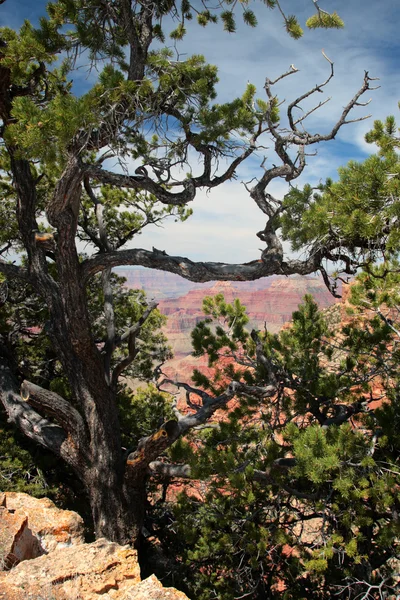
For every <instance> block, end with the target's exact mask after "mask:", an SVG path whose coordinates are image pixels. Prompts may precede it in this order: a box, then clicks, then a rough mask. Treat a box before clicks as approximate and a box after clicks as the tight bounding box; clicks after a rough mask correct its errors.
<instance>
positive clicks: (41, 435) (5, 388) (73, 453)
mask: <svg viewBox="0 0 400 600" xmlns="http://www.w3.org/2000/svg"><path fill="white" fill-rule="evenodd" d="M0 359H1V361H0V399H1V402H2V404H3V406H4V408H5V410H6V413H7V415H8V420H9V421H10V422H11V423H14V424H15V425H16V426H17V427H18V428H19V429H20V430H21V431H22V432H23V433H24V435H26V436H27V437H28V438H30V439H31V440H33V441H34V442H36V443H38V444H40V445H41V446H44V447H45V448H47V449H48V450H51V452H53V453H54V454H56V455H57V456H60V457H61V458H63V459H64V460H65V461H66V462H67V463H68V464H70V465H71V466H73V467H75V468H79V469H80V470H81V469H82V458H83V457H82V455H81V453H80V448H79V447H78V446H77V445H76V444H75V442H74V440H73V439H72V438H71V436H70V435H67V432H66V431H65V430H64V429H63V428H62V427H60V426H58V425H55V424H54V423H52V422H51V421H48V420H47V419H44V418H43V417H42V416H40V415H39V414H38V413H37V412H36V411H35V410H33V409H32V408H31V407H30V406H28V404H27V403H26V402H25V401H24V400H23V399H22V398H21V396H20V394H19V393H18V385H17V382H16V380H15V378H14V376H13V373H12V370H11V368H10V366H9V361H10V358H9V356H8V351H7V349H6V348H5V346H4V345H3V344H0Z"/></svg>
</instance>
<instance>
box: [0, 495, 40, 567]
mask: <svg viewBox="0 0 400 600" xmlns="http://www.w3.org/2000/svg"><path fill="white" fill-rule="evenodd" d="M41 554H43V550H42V549H41V547H40V543H39V541H38V539H37V538H36V537H35V536H34V535H33V534H32V531H31V530H30V529H29V527H28V517H27V516H26V515H25V514H23V513H21V512H19V511H15V512H14V511H9V510H7V509H6V508H4V507H3V506H0V571H2V570H5V569H11V567H13V566H14V565H16V564H18V563H19V562H21V561H22V560H28V559H31V558H36V557H37V556H40V555H41Z"/></svg>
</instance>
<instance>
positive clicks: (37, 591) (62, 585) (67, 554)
mask: <svg viewBox="0 0 400 600" xmlns="http://www.w3.org/2000/svg"><path fill="white" fill-rule="evenodd" d="M139 582H140V568H139V565H138V562H137V553H136V550H134V549H132V548H130V547H129V546H119V545H118V544H115V543H113V542H108V541H107V540H105V539H99V540H97V541H96V542H93V543H92V544H79V545H74V546H70V547H68V548H58V549H57V550H55V551H54V552H51V553H50V554H47V555H45V556H41V557H39V558H36V559H34V560H28V561H24V562H21V563H20V564H19V565H17V566H16V567H14V568H13V569H12V570H11V571H9V572H7V573H2V574H0V599H1V600H49V599H50V598H51V600H78V599H79V600H80V599H84V600H100V599H101V600H117V599H118V600H119V599H121V598H123V597H124V596H125V595H126V593H127V592H128V591H129V589H130V588H131V587H132V586H133V585H136V584H138V583H139ZM161 598H163V596H161ZM171 598H174V597H173V596H172V597H171ZM176 598H180V597H179V596H176ZM183 598H185V596H183Z"/></svg>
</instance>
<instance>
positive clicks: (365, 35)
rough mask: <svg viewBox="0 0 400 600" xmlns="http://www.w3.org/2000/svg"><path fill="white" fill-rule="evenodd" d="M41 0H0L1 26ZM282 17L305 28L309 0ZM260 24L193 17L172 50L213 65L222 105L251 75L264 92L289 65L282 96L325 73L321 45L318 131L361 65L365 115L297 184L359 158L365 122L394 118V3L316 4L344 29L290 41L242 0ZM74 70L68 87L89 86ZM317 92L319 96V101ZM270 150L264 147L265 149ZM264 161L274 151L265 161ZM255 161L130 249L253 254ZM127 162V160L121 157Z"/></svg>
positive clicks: (398, 51)
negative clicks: (374, 86) (367, 84)
mask: <svg viewBox="0 0 400 600" xmlns="http://www.w3.org/2000/svg"><path fill="white" fill-rule="evenodd" d="M45 4H46V3H45V2H42V1H41V0H36V2H32V1H31V0H6V2H5V3H4V4H2V5H1V6H0V23H1V25H2V26H4V25H7V26H10V27H17V26H18V25H19V24H20V23H21V22H22V20H23V19H24V18H28V19H30V20H35V19H37V17H38V16H39V15H40V14H43V11H44V7H45ZM281 4H282V7H283V8H284V10H285V11H286V13H287V14H290V13H296V15H297V16H298V17H299V20H300V22H301V23H302V24H303V23H304V22H305V20H306V18H307V17H308V16H310V15H311V14H313V12H314V8H313V2H312V0H281ZM250 5H251V8H253V10H254V11H255V12H256V14H257V17H258V21H259V24H258V26H257V28H255V29H251V28H249V27H247V26H245V25H243V24H242V23H240V20H239V19H238V30H237V32H236V33H235V34H227V33H224V32H222V30H221V26H220V25H210V26H208V27H207V28H205V29H203V28H200V27H199V26H197V25H196V24H195V23H193V25H192V26H191V27H190V30H189V35H187V36H186V38H185V39H184V40H183V42H182V43H181V44H180V45H179V52H180V54H181V56H182V57H183V56H184V55H185V54H186V55H190V54H195V53H196V54H204V55H205V57H206V59H207V61H208V62H210V63H212V64H216V65H217V66H218V68H219V78H220V82H219V84H218V94H219V96H218V100H219V101H227V100H229V99H230V98H232V97H234V96H237V95H240V94H241V93H242V92H243V90H244V89H245V86H246V83H247V82H248V81H250V82H251V83H254V84H255V85H256V86H257V89H258V96H259V97H261V98H264V97H265V92H264V91H263V85H264V82H265V77H267V76H268V77H269V78H270V79H275V78H276V77H278V76H279V75H280V74H281V73H283V72H285V71H287V70H288V68H289V66H290V65H291V64H294V65H295V66H296V68H297V69H299V72H298V73H296V74H295V75H293V76H291V77H288V78H286V79H284V80H283V81H282V82H281V83H280V84H279V86H276V88H275V92H276V93H277V94H278V96H279V98H280V99H281V100H284V99H286V100H287V101H292V100H293V99H294V98H295V97H297V96H298V95H300V94H301V93H303V92H304V91H306V90H307V89H308V88H309V87H312V86H313V85H315V84H316V83H320V82H322V81H323V80H324V79H326V77H327V75H328V73H329V65H328V63H327V61H326V60H325V59H324V58H323V56H322V54H321V50H322V49H323V50H324V52H325V53H326V55H327V56H329V58H330V59H331V60H332V61H333V62H334V64H335V77H334V79H333V81H332V82H331V83H330V85H329V88H325V89H326V91H325V93H324V98H325V97H328V96H330V97H332V100H331V101H330V102H329V103H328V104H327V105H326V106H325V107H324V108H323V109H322V110H321V111H319V112H317V113H315V114H314V115H313V116H312V118H310V119H309V120H308V128H309V129H310V130H311V131H319V132H324V131H325V132H326V131H329V129H330V128H331V126H332V125H333V123H334V121H335V118H336V117H337V116H338V115H339V114H340V112H341V110H342V108H343V106H345V105H346V104H347V103H348V101H349V99H350V98H351V97H352V96H353V95H354V93H355V91H356V90H357V89H358V88H359V87H360V85H361V83H362V79H363V75H364V71H369V73H370V75H371V76H372V77H379V79H380V80H379V82H377V83H378V84H379V85H380V86H381V87H380V88H379V89H378V90H376V91H374V92H371V93H370V94H369V95H368V96H366V97H365V100H368V99H369V98H371V99H372V100H371V104H370V105H369V106H368V107H367V108H358V109H357V111H356V112H354V114H353V117H360V116H363V115H365V114H368V113H371V114H372V118H371V119H370V120H368V121H362V122H359V123H355V124H352V125H347V126H345V127H344V128H342V130H341V131H340V133H339V134H338V136H337V139H336V140H335V141H333V142H328V143H326V144H320V145H319V147H318V154H317V156H315V157H310V158H309V159H308V166H307V168H306V170H305V172H304V174H303V175H302V177H301V178H300V179H299V180H297V184H298V185H301V184H302V183H305V182H310V183H317V182H318V181H320V180H324V179H325V178H326V177H328V176H330V177H334V178H335V177H336V169H337V167H339V166H340V165H341V164H345V163H346V162H347V161H348V160H349V159H355V160H362V159H363V158H365V157H366V156H367V155H368V154H369V153H371V152H373V151H374V148H373V147H371V146H368V145H367V144H366V143H365V141H364V135H365V133H366V131H368V129H369V128H370V127H371V126H372V124H373V119H376V118H381V119H383V118H385V116H386V115H388V114H395V115H396V116H397V113H398V108H397V102H398V100H400V89H399V81H400V60H399V58H400V37H399V35H398V28H399V23H400V3H398V2H396V1H395V0H383V1H380V2H378V1H374V0H352V1H351V2H350V1H349V0H320V6H321V8H324V9H326V10H328V11H330V12H333V11H334V10H336V11H337V12H338V13H339V15H340V16H341V17H342V18H343V20H344V22H345V28H344V29H343V30H328V31H324V30H319V31H306V30H305V35H304V37H303V38H302V39H301V40H297V41H295V40H292V39H290V38H289V37H288V36H287V35H286V34H285V32H284V30H283V24H282V19H281V17H280V15H279V13H278V11H276V10H275V11H271V10H268V8H267V7H266V6H265V5H263V4H262V3H261V2H255V3H250ZM93 77H94V74H93V73H92V75H91V76H90V78H89V79H87V75H86V74H85V73H84V71H83V70H82V71H81V72H80V74H79V76H78V77H76V76H75V75H74V81H75V83H78V85H80V86H87V85H89V84H90V83H91V82H92V81H93ZM324 98H322V95H320V94H318V98H317V101H320V100H321V99H324ZM267 154H268V151H267ZM271 158H272V157H271ZM260 162H261V158H260V157H258V158H257V159H253V160H251V161H250V162H249V163H248V164H246V165H245V166H244V167H243V168H242V169H241V171H240V172H239V173H238V178H237V180H236V181H233V182H229V183H227V184H226V185H225V186H223V187H222V188H219V189H217V190H213V191H212V192H210V193H208V194H207V193H205V192H204V193H200V194H199V195H198V197H197V199H196V200H195V202H194V203H193V205H192V206H193V208H194V216H193V217H192V218H191V219H189V221H187V222H186V223H183V224H181V223H173V222H170V223H166V225H165V227H164V228H162V229H161V228H153V229H150V228H149V229H148V230H147V231H146V232H144V233H143V234H142V236H140V237H139V238H138V239H137V243H136V245H137V246H139V247H144V248H151V247H152V246H155V247H157V248H161V249H164V250H166V251H167V252H168V253H170V254H180V255H185V256H188V257H190V258H192V259H194V260H220V261H226V262H242V261H249V260H252V259H254V258H258V256H259V248H260V247H261V246H260V244H261V243H260V241H259V240H258V238H257V237H256V236H255V233H256V232H257V231H259V230H260V229H261V228H262V227H263V223H264V219H263V215H262V214H261V213H260V212H259V210H258V208H257V207H256V206H255V205H254V204H253V203H252V201H251V199H250V198H249V196H248V194H247V192H246V190H245V189H244V186H243V184H242V183H241V182H242V181H248V180H249V179H250V178H251V177H253V176H255V175H257V173H260V167H259V164H260ZM129 166H132V165H130V164H129V163H128V168H129ZM286 190H287V187H286V184H284V182H278V183H275V184H274V185H273V186H272V192H273V193H275V194H276V195H278V196H282V195H283V194H284V193H285V191H286Z"/></svg>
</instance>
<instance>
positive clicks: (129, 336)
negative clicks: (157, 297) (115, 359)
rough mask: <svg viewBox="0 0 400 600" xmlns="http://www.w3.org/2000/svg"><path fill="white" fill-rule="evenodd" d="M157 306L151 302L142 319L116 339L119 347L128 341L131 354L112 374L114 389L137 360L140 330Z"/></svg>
mask: <svg viewBox="0 0 400 600" xmlns="http://www.w3.org/2000/svg"><path fill="white" fill-rule="evenodd" d="M157 306H158V304H157V302H151V303H150V304H149V305H148V307H147V309H146V310H145V311H144V313H143V314H142V316H141V317H140V319H139V320H138V321H137V322H136V323H135V324H134V325H132V327H130V328H129V329H128V330H127V331H125V333H123V334H122V335H121V336H120V337H119V338H117V339H116V341H115V345H116V346H119V345H121V344H122V343H123V342H125V341H126V340H128V350H129V354H128V356H126V357H125V358H124V359H122V360H121V361H120V362H119V363H118V364H117V365H116V366H115V367H114V370H113V372H112V377H111V386H112V387H114V388H116V386H117V384H118V379H119V377H120V375H121V374H122V372H123V371H124V370H125V369H126V368H127V367H129V365H130V364H132V362H133V361H134V360H135V358H136V356H137V354H138V352H139V350H138V349H137V348H136V338H137V336H138V335H139V333H140V330H141V329H142V327H143V325H144V324H145V322H146V321H147V319H148V317H149V316H150V314H151V313H152V311H153V310H154V309H155V308H157Z"/></svg>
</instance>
